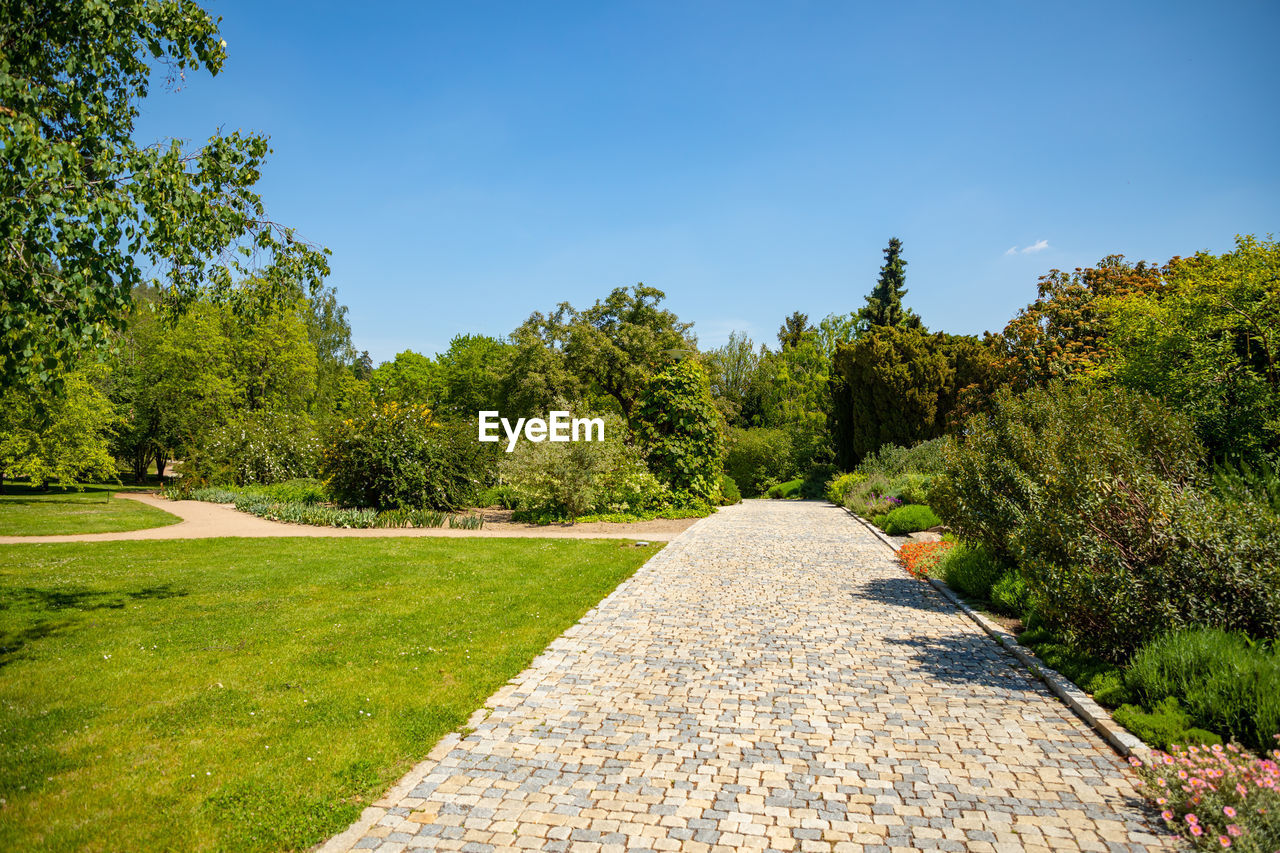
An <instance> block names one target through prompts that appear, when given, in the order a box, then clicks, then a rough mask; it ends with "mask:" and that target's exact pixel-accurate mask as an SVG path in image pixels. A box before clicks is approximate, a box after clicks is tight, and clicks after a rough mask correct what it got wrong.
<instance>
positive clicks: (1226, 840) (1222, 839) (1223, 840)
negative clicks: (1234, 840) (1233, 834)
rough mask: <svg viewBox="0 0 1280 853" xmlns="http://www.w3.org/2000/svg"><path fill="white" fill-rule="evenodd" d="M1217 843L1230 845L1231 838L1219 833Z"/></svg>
mask: <svg viewBox="0 0 1280 853" xmlns="http://www.w3.org/2000/svg"><path fill="white" fill-rule="evenodd" d="M1218 843H1219V844H1221V845H1222V846H1223V847H1230V846H1231V839H1230V838H1227V837H1226V836H1225V835H1219V836H1218Z"/></svg>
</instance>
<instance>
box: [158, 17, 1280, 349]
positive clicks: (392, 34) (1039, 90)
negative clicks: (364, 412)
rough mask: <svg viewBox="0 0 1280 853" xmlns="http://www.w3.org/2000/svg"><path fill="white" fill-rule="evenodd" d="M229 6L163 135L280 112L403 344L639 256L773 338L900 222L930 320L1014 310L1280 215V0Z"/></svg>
mask: <svg viewBox="0 0 1280 853" xmlns="http://www.w3.org/2000/svg"><path fill="white" fill-rule="evenodd" d="M207 5H208V8H210V9H211V10H212V11H213V13H214V14H216V15H220V16H222V18H223V22H222V28H223V35H224V37H225V38H226V40H227V51H228V54H229V58H228V62H227V66H226V68H225V70H224V72H223V73H222V74H220V75H219V76H218V77H217V78H209V77H208V76H207V75H205V76H203V77H200V78H197V79H193V80H190V81H188V85H187V86H186V87H185V88H184V89H183V90H181V91H180V92H177V93H169V92H164V91H162V90H161V89H160V88H159V87H157V89H156V91H155V93H154V94H153V96H152V97H151V98H150V99H149V100H148V102H147V103H146V104H145V105H144V112H143V118H142V121H141V122H140V134H139V135H140V137H141V138H146V139H151V138H155V137H160V136H178V137H185V138H188V139H191V140H192V141H200V140H203V139H204V138H207V137H208V136H209V135H210V134H211V133H212V132H213V131H214V130H216V129H217V128H218V127H219V126H221V127H223V128H224V129H227V130H232V129H235V128H245V129H253V130H258V131H262V132H265V133H268V134H270V136H271V138H272V147H273V149H274V154H273V156H272V158H271V160H270V161H269V163H268V165H267V169H266V171H265V174H264V178H263V181H262V183H261V188H262V191H263V194H264V197H265V200H266V202H267V205H268V211H269V213H270V215H271V216H272V218H274V219H276V220H278V221H281V222H284V223H287V224H290V225H294V226H296V227H297V228H298V229H299V231H300V232H301V233H302V234H303V235H304V236H305V237H306V238H308V239H310V240H313V241H316V242H319V243H322V244H324V245H326V246H328V247H330V248H331V249H332V250H333V259H332V263H333V275H332V277H331V279H330V283H331V284H334V285H336V286H337V288H338V292H339V296H340V298H341V299H342V301H343V302H345V303H346V304H347V305H349V306H350V309H351V311H350V318H351V321H352V326H353V328H354V336H355V342H356V345H357V347H358V348H360V349H368V350H369V351H370V352H371V354H372V355H373V356H374V358H375V360H378V361H381V360H384V359H387V358H390V357H391V356H392V355H394V354H395V353H396V352H398V351H400V350H403V349H407V348H411V349H415V350H419V351H422V352H425V353H427V354H432V353H435V352H436V351H440V350H443V349H444V348H445V347H447V345H448V342H449V339H450V337H451V336H452V335H454V334H455V333H458V332H482V333H487V334H492V335H502V334H505V333H507V332H509V331H510V330H511V329H512V328H514V327H515V326H516V325H518V324H519V323H520V322H521V321H522V320H523V319H524V318H525V317H526V316H528V314H529V313H530V312H531V311H534V310H547V309H550V308H551V307H553V306H554V305H555V304H556V303H558V302H560V301H562V300H568V301H570V302H572V303H573V304H574V305H576V306H579V307H584V306H585V305H588V304H590V303H591V302H592V301H594V300H595V299H596V298H598V297H600V296H603V295H604V294H605V293H607V292H608V291H609V290H610V289H611V288H613V287H616V286H621V285H630V284H634V283H636V282H638V281H643V282H645V283H646V284H650V285H654V286H656V287H659V288H661V289H663V290H664V291H666V293H667V297H668V304H669V306H670V307H671V308H673V309H674V310H675V311H676V312H677V313H679V314H680V316H681V317H682V318H684V319H686V320H692V321H694V322H695V331H696V332H697V333H698V334H699V338H700V340H701V342H702V344H703V345H704V346H705V345H717V344H719V343H721V342H723V340H724V338H725V337H726V336H727V334H728V332H729V331H730V330H731V329H741V330H745V331H747V332H749V333H750V334H751V335H752V336H753V337H754V338H755V339H756V340H757V341H768V342H769V343H770V344H771V345H772V344H775V343H776V341H775V339H774V334H775V332H776V331H777V328H778V326H779V325H780V323H781V321H782V319H783V317H784V316H786V315H787V314H790V313H791V312H792V311H795V310H800V311H804V312H807V313H808V314H809V315H810V317H811V318H814V319H815V320H816V319H817V318H819V317H822V316H824V315H826V314H828V313H830V312H841V313H843V312H847V311H850V310H853V309H856V308H857V307H859V306H861V305H862V304H863V296H864V295H865V294H866V292H867V291H868V290H869V289H870V287H871V285H872V284H873V283H874V281H875V278H876V275H877V270H878V268H879V265H880V262H881V259H882V257H881V250H882V249H883V247H884V245H885V243H886V242H887V241H888V239H889V237H891V236H898V237H900V238H901V239H902V240H903V243H904V253H905V257H906V259H907V261H908V267H907V285H908V288H909V294H908V298H907V301H908V304H909V305H911V306H912V307H914V308H915V310H916V311H917V312H919V313H920V314H921V315H922V316H923V317H924V320H925V322H926V323H927V324H928V325H929V326H930V327H931V328H935V329H943V330H947V331H953V332H966V333H973V332H981V331H983V330H985V329H992V330H995V329H999V328H1002V327H1003V325H1004V323H1005V322H1006V321H1007V319H1008V318H1009V317H1010V316H1011V315H1012V313H1013V312H1014V311H1015V310H1016V309H1017V308H1018V307H1020V306H1022V305H1024V304H1026V303H1027V302H1028V301H1030V300H1031V299H1032V298H1033V297H1034V293H1035V281H1036V278H1037V276H1039V275H1040V274H1041V273H1043V272H1045V271H1047V270H1049V269H1050V268H1053V267H1059V268H1063V269H1069V268H1073V267H1076V266H1081V265H1089V264H1092V263H1094V262H1096V261H1097V260H1098V259H1099V258H1100V257H1102V256H1104V255H1106V254H1110V253H1116V252H1118V253H1123V254H1125V255H1126V256H1128V257H1130V258H1131V259H1135V260H1136V259H1144V258H1145V259H1152V260H1166V259H1168V258H1169V257H1170V256H1172V255H1175V254H1181V255H1186V254H1190V253H1192V252H1194V251H1196V250H1198V249H1210V250H1213V251H1224V250H1227V249H1229V248H1230V246H1231V244H1232V240H1233V237H1234V235H1235V234H1237V233H1242V232H1243V233H1258V234H1265V233H1270V232H1280V161H1278V158H1277V152H1278V151H1280V110H1278V109H1277V107H1278V106H1280V102H1278V99H1277V92H1280V51H1278V50H1277V49H1276V47H1275V39H1276V34H1277V32H1280V4H1278V3H1275V2H1230V3H1218V2H1203V3H1179V2H1168V0H1160V2H1149V3H1137V2H1133V3H1130V2H1114V0H1112V2H1105V3H1093V2H1062V3H1055V4H1047V3H1033V2H1025V3H1023V2H1018V3H1014V2H1009V3H976V2H975V3H954V2H938V3H875V4H872V3H852V2H834V0H833V2H822V3H818V2H781V0H775V2H758V3H757V2H742V0H732V2H698V1H697V0H691V1H689V2H685V1H683V0H682V2H675V0H671V2H655V0H643V2H629V3H623V2H581V3H569V2H552V3H529V2H510V3H472V2H459V3H448V2H405V3H393V2H378V3H365V4H359V3H351V2H343V3H327V2H311V3H296V2H290V3H285V2H265V0H259V2H247V0H207ZM1011 249H1012V250H1013V251H1010V250H1011Z"/></svg>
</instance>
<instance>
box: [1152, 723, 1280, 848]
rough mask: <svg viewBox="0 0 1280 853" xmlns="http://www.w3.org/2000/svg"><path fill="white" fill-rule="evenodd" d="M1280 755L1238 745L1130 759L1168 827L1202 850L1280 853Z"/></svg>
mask: <svg viewBox="0 0 1280 853" xmlns="http://www.w3.org/2000/svg"><path fill="white" fill-rule="evenodd" d="M1276 738H1277V739H1280V735H1276ZM1277 761H1280V749H1273V750H1272V751H1271V753H1270V755H1269V757H1267V758H1259V757H1258V756H1256V755H1251V754H1249V753H1248V752H1246V751H1244V750H1243V749H1241V748H1240V747H1239V746H1237V745H1236V744H1228V745H1227V746H1225V747H1224V746H1221V745H1219V744H1215V745H1213V746H1188V747H1180V746H1175V747H1173V748H1172V749H1171V750H1170V751H1169V752H1156V753H1154V754H1153V756H1152V758H1151V760H1150V761H1149V762H1143V761H1140V760H1139V759H1137V758H1130V759H1129V762H1130V763H1131V764H1133V765H1134V767H1135V768H1137V770H1138V774H1139V775H1140V776H1141V777H1142V790H1143V791H1144V792H1145V794H1146V796H1147V798H1148V799H1150V800H1151V801H1152V802H1153V803H1155V805H1156V806H1157V807H1158V808H1159V809H1160V816H1161V818H1163V819H1164V822H1165V825H1166V826H1167V827H1168V828H1169V829H1170V830H1172V831H1173V832H1175V833H1177V834H1178V835H1181V836H1182V837H1183V838H1185V839H1187V840H1188V841H1190V842H1191V843H1192V845H1193V846H1195V847H1196V848H1198V849H1201V850H1223V849H1227V848H1233V849H1236V850H1242V851H1247V853H1274V851H1276V850H1280V765H1278V764H1277Z"/></svg>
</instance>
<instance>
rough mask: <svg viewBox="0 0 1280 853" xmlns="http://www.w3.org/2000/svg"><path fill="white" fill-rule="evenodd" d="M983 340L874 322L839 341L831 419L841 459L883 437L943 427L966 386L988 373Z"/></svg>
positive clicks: (921, 437)
mask: <svg viewBox="0 0 1280 853" xmlns="http://www.w3.org/2000/svg"><path fill="white" fill-rule="evenodd" d="M982 346H983V345H982V344H980V343H978V342H977V340H976V339H974V338H965V337H962V336H953V335H946V334H936V335H931V334H929V333H927V332H925V331H924V330H922V329H917V328H901V327H897V326H876V327H874V328H873V329H872V330H871V331H869V332H868V333H866V334H864V335H862V336H861V337H859V338H858V339H857V340H856V341H854V342H853V343H851V344H843V345H841V346H839V347H837V349H836V352H835V356H834V358H833V361H832V367H831V374H832V382H831V394H832V400H833V401H832V409H831V412H832V414H831V419H830V428H831V431H832V440H833V441H834V443H835V454H836V461H837V462H838V463H839V464H841V465H843V466H846V467H853V466H855V465H858V464H859V463H860V462H861V461H862V459H863V458H864V457H866V456H867V455H868V454H871V453H874V452H875V451H877V450H879V449H880V448H881V447H883V446H884V445H886V444H898V445H903V446H908V447H909V446H912V445H915V444H917V443H919V442H922V441H925V440H928V439H932V438H936V437H938V436H940V435H942V434H943V432H944V431H945V430H946V428H947V426H948V423H949V421H950V419H951V417H952V414H953V412H955V411H956V409H957V406H958V405H959V404H960V401H961V398H962V393H961V392H962V389H963V388H964V387H966V386H968V385H973V384H975V383H981V382H985V381H986V380H985V379H984V378H983V376H982V371H983V367H982V365H983V364H985V362H984V361H983V359H982V358H980V357H979V356H978V354H977V353H978V352H980V351H981V348H982ZM961 368H963V369H961Z"/></svg>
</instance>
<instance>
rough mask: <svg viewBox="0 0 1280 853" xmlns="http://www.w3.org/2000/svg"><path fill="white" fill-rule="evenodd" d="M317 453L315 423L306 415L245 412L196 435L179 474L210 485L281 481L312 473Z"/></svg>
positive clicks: (318, 451)
mask: <svg viewBox="0 0 1280 853" xmlns="http://www.w3.org/2000/svg"><path fill="white" fill-rule="evenodd" d="M319 454H320V444H319V442H318V441H317V439H316V430H315V425H314V424H313V423H312V421H311V418H309V417H307V416H306V415H303V414H297V413H291V412H270V411H265V410H263V411H256V412H246V413H245V414H243V415H241V416H239V417H237V418H235V419H233V420H231V421H229V422H228V423H225V424H223V425H221V426H218V427H215V428H213V429H212V430H210V431H209V432H207V433H206V434H205V435H204V436H202V437H201V439H200V440H199V441H197V442H196V444H195V446H194V447H192V448H190V450H189V452H188V454H187V458H186V460H185V461H184V462H183V463H182V474H183V477H184V478H190V479H191V480H192V481H203V482H208V483H213V484H215V485H235V486H247V485H250V484H254V483H281V482H284V481H286V480H293V479H297V478H300V477H312V476H314V475H315V473H316V469H317V460H318V457H319Z"/></svg>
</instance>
